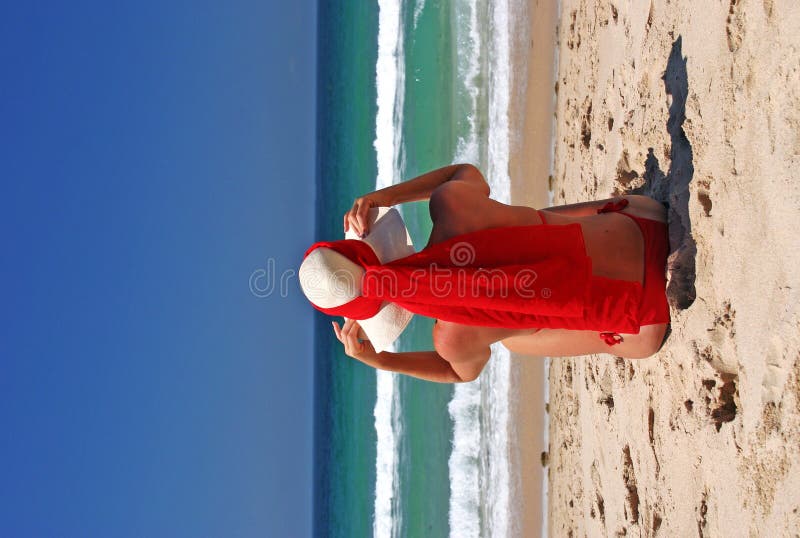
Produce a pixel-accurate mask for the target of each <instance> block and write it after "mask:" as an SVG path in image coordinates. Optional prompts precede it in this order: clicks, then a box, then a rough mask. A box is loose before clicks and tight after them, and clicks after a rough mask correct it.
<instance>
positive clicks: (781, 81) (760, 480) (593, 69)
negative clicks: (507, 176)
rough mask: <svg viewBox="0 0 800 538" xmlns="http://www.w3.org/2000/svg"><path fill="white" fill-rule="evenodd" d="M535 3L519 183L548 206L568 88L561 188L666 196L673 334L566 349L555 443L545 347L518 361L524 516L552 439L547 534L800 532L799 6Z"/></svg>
mask: <svg viewBox="0 0 800 538" xmlns="http://www.w3.org/2000/svg"><path fill="white" fill-rule="evenodd" d="M528 8H529V17H528V18H527V19H526V20H527V21H530V24H531V26H529V27H528V34H527V35H525V36H523V37H524V38H525V39H526V41H527V43H528V47H527V49H528V50H527V55H526V53H525V52H524V51H525V49H526V47H524V46H518V47H517V50H518V51H519V55H518V57H516V58H515V63H516V64H517V66H518V68H519V66H522V67H523V68H524V69H521V70H520V69H518V71H517V73H518V74H517V75H516V78H517V80H516V81H515V88H519V89H518V92H519V93H518V94H516V95H514V96H513V98H512V126H513V129H512V132H514V133H515V134H516V135H517V136H516V138H515V139H514V140H512V143H513V145H512V149H513V156H512V162H511V176H512V179H513V181H514V189H513V191H512V202H513V203H519V204H523V203H524V204H528V205H533V206H536V207H543V206H545V205H546V198H545V196H546V190H545V189H544V188H543V185H546V184H547V182H546V181H544V182H543V180H542V178H546V177H547V175H548V174H549V166H550V155H551V154H550V146H549V143H546V142H545V141H549V140H550V134H551V126H552V125H553V121H552V119H553V111H552V108H548V107H549V106H550V102H551V99H550V98H549V97H548V96H550V97H551V96H552V92H553V90H554V89H555V92H556V95H557V98H556V103H555V132H554V135H555V147H554V164H553V167H554V173H553V178H552V182H551V187H552V190H553V193H554V197H555V204H564V203H573V202H579V201H585V200H591V199H601V198H607V197H609V196H613V195H615V194H619V193H642V194H648V195H650V196H653V197H654V198H657V199H659V200H662V201H665V202H668V203H669V205H670V210H669V228H670V246H671V254H670V258H669V262H668V278H669V281H668V289H667V294H668V297H669V300H670V304H671V316H672V333H671V335H670V337H669V338H668V340H667V342H666V344H665V345H664V347H663V348H662V349H661V351H660V352H659V353H658V354H657V355H655V356H653V357H651V358H648V359H644V360H639V361H631V360H623V359H619V358H615V357H613V356H611V355H600V356H587V357H576V358H561V359H555V360H553V362H552V366H551V368H550V372H549V378H550V384H549V390H550V402H549V410H550V415H549V419H550V429H549V437H550V443H549V447H543V446H542V432H541V428H542V425H541V424H542V423H541V406H542V404H541V400H542V381H541V379H542V375H541V374H542V364H543V363H542V361H541V360H537V359H528V358H519V357H517V358H515V360H514V370H513V373H514V376H515V381H516V383H517V386H518V392H517V394H518V400H517V401H515V407H514V409H515V410H516V413H517V428H516V435H517V438H518V448H519V452H518V453H517V454H516V459H515V460H514V461H515V465H516V466H517V467H516V468H517V469H518V470H519V481H518V484H517V487H518V490H517V491H518V492H519V493H520V502H521V503H522V508H521V510H522V513H523V514H524V517H523V518H522V520H521V521H520V529H519V532H520V535H521V536H537V535H539V532H540V529H541V519H538V518H540V517H541V512H540V511H537V510H540V507H541V495H540V491H541V480H542V471H543V467H542V463H541V460H540V457H541V452H542V451H544V450H546V451H547V452H548V457H549V464H548V466H547V467H546V468H545V469H544V470H545V471H546V472H548V473H549V493H550V496H549V511H548V512H549V513H548V514H547V515H546V517H547V518H548V527H549V531H550V535H551V536H559V537H560V536H575V537H579V536H798V535H800V448H798V447H800V316H798V306H797V305H798V304H800V248H798V247H800V240H798V238H797V237H796V236H795V228H796V227H797V226H798V225H800V189H798V183H799V181H798V179H799V178H798V176H799V175H800V174H798V171H797V170H798V165H800V38H799V37H798V34H797V29H798V28H800V5H798V4H797V3H795V2H790V1H779V0H759V1H756V0H749V1H747V0H725V1H714V2H692V1H690V0H678V1H676V0H671V1H667V0H652V1H647V2H644V1H643V2H624V3H623V2H619V3H611V2H589V1H585V0H562V2H561V9H560V12H558V13H556V11H555V8H554V2H536V1H530V2H529V3H528ZM548 13H551V14H552V15H548ZM549 21H555V22H554V24H552V23H550V22H549ZM518 24H521V23H518ZM526 24H527V23H526ZM536 25H539V26H538V27H537V26H536ZM548 35H554V36H556V37H555V38H554V39H553V40H551V41H550V45H549V46H550V47H552V45H553V43H554V44H555V47H556V49H557V54H558V58H559V61H558V71H557V77H555V78H556V79H557V82H555V83H554V81H553V77H552V73H551V70H552V65H553V64H552V60H553V54H552V51H551V50H548V43H547V39H546V36H548ZM523 43H524V42H523ZM520 73H522V74H520ZM523 81H524V84H522V82H523ZM517 82H519V84H518V83H517ZM521 86H522V87H521ZM537 428H538V429H537Z"/></svg>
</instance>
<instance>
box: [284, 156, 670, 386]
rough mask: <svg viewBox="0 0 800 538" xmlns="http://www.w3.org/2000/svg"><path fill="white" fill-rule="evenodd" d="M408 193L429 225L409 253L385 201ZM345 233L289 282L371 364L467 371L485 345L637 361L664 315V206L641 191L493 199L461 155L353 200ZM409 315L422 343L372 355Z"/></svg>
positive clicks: (652, 344) (312, 254) (482, 357)
mask: <svg viewBox="0 0 800 538" xmlns="http://www.w3.org/2000/svg"><path fill="white" fill-rule="evenodd" d="M417 200H429V209H430V215H431V219H432V220H433V230H432V231H431V235H430V239H429V241H428V244H427V246H426V247H425V248H424V249H423V250H422V251H420V252H418V253H415V252H414V249H413V247H412V246H411V244H410V240H409V239H408V233H407V231H406V229H405V226H404V225H403V223H402V220H401V219H400V217H399V214H398V213H397V212H396V210H386V209H385V208H389V207H391V206H393V205H396V204H401V203H405V202H412V201H417ZM378 208H381V209H378ZM344 229H345V232H346V234H347V235H346V237H348V238H349V239H345V240H342V241H332V242H320V243H315V244H314V245H313V246H312V247H311V248H309V249H308V251H307V252H306V256H305V258H304V260H303V263H302V265H301V267H300V271H299V277H300V283H301V287H302V288H303V291H304V293H305V294H306V296H307V297H308V299H309V300H310V301H311V303H312V304H313V305H314V307H315V308H317V309H318V310H321V311H323V312H325V313H328V314H331V315H337V316H343V317H344V318H345V320H346V321H345V322H344V324H343V325H342V326H341V327H340V326H339V324H338V323H336V322H333V330H334V332H335V333H336V337H337V338H338V339H339V340H340V341H341V342H342V344H344V348H345V353H346V354H347V355H348V356H350V357H353V358H355V359H358V360H360V361H362V362H364V363H365V364H368V365H370V366H372V367H374V368H379V369H382V370H389V371H393V372H400V373H404V374H408V375H411V376H414V377H418V378H421V379H427V380H430V381H436V382H443V383H457V382H466V381H472V380H474V379H476V378H477V377H478V375H479V374H480V372H481V370H483V367H484V366H485V365H486V363H487V362H488V360H489V358H490V348H489V346H490V344H492V343H495V342H498V341H499V342H502V344H503V345H504V346H505V347H506V348H508V349H509V350H510V351H513V352H517V353H522V354H526V355H536V356H551V357H555V356H574V355H586V354H591V353H603V352H607V353H612V354H614V355H617V356H620V357H625V358H631V359H633V358H644V357H648V356H650V355H652V354H653V353H655V352H656V351H658V349H659V348H660V347H661V344H662V342H663V340H664V337H665V334H666V331H667V327H668V325H669V319H670V318H669V306H668V303H667V299H666V294H665V286H666V281H665V278H664V272H665V265H666V258H667V254H668V251H669V245H668V238H667V226H666V210H665V208H664V206H663V205H662V204H661V203H659V202H657V201H656V200H653V199H652V198H649V197H646V196H637V195H627V196H621V197H617V198H612V199H609V200H601V201H597V202H585V203H580V204H572V205H566V206H561V207H550V208H547V209H544V210H539V211H537V210H536V209H533V208H530V207H523V206H509V205H506V204H502V203H499V202H497V201H495V200H492V199H491V198H489V186H488V184H487V183H486V180H485V179H484V177H483V175H482V174H481V172H480V171H479V170H478V169H477V168H476V167H474V166H472V165H468V164H461V165H452V166H446V167H444V168H440V169H438V170H434V171H432V172H429V173H427V174H423V175H421V176H419V177H417V178H415V179H412V180H409V181H406V182H404V183H399V184H397V185H392V186H391V187H388V188H385V189H381V190H379V191H375V192H373V193H371V194H367V195H365V196H362V197H360V198H358V199H356V201H355V203H354V204H353V207H352V209H350V211H348V212H347V213H346V214H345V215H344ZM415 313H416V314H419V315H425V316H430V317H434V318H436V319H437V322H436V324H435V325H434V328H433V343H434V348H435V351H417V352H405V353H393V352H389V351H384V349H385V348H386V347H388V346H389V344H391V342H393V341H394V340H395V339H396V338H397V337H398V336H399V334H400V333H401V332H402V330H403V329H404V328H405V326H406V325H407V324H408V321H409V320H410V318H411V316H412V314H415ZM362 329H363V330H362Z"/></svg>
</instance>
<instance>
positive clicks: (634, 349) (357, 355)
mask: <svg viewBox="0 0 800 538" xmlns="http://www.w3.org/2000/svg"><path fill="white" fill-rule="evenodd" d="M489 194H490V191H489V185H488V183H487V182H486V179H485V178H484V177H483V174H481V172H480V170H478V169H477V168H476V167H475V166H472V165H470V164H454V165H451V166H445V167H443V168H439V169H438V170H433V171H431V172H428V173H427V174H423V175H421V176H419V177H416V178H414V179H412V180H409V181H405V182H403V183H399V184H397V185H392V186H391V187H387V188H385V189H381V190H378V191H375V192H372V193H370V194H366V195H364V196H361V197H359V198H356V200H355V202H354V203H353V207H352V208H351V209H350V210H349V211H348V212H347V213H345V215H344V222H343V224H344V229H345V231H347V230H349V229H352V230H353V231H354V232H355V233H356V234H358V235H359V236H364V234H368V233H369V229H368V227H367V213H368V211H369V209H370V208H373V207H391V206H394V205H397V204H402V203H406V202H414V201H421V200H428V201H429V209H430V214H431V219H432V220H433V230H432V231H431V235H430V238H429V240H428V245H434V244H436V243H439V242H441V241H445V240H447V239H449V238H451V237H453V236H456V235H460V234H464V233H468V232H473V231H477V230H483V229H486V228H495V227H500V226H527V225H534V224H542V220H541V218H540V217H539V215H538V213H537V212H536V210H535V209H533V208H531V207H524V206H512V205H506V204H502V203H500V202H497V201H495V200H492V199H491V198H489ZM622 198H623V197H617V198H610V199H606V200H599V201H596V202H585V203H580V204H572V205H566V206H557V207H549V208H546V209H544V210H543V211H544V212H545V218H546V219H547V223H548V224H569V223H573V222H577V223H579V224H580V225H581V228H582V230H583V235H584V241H585V244H586V253H587V255H588V256H589V257H590V258H591V259H592V271H593V273H594V274H596V275H600V276H605V277H608V278H615V279H621V280H631V281H638V282H640V283H642V279H643V275H644V261H643V258H644V242H643V238H642V234H641V231H640V230H639V228H638V226H636V224H635V223H634V222H633V221H632V220H631V219H630V218H628V217H625V216H622V215H619V214H617V213H603V214H599V215H598V214H597V210H598V209H599V208H601V207H603V205H605V204H606V202H609V201H619V200H620V199H622ZM624 198H627V199H628V201H629V205H628V206H627V207H626V208H625V209H624V210H623V212H625V213H630V214H633V215H637V216H641V217H645V218H649V219H653V220H658V221H661V222H666V210H665V209H664V206H662V205H661V204H660V203H659V202H657V201H655V200H653V199H652V198H649V197H647V196H638V195H626V196H624ZM333 330H334V332H335V333H336V337H337V338H338V339H339V341H340V342H342V344H343V345H344V350H345V353H346V354H347V355H348V356H350V357H352V358H354V359H358V360H359V361H361V362H363V363H365V364H368V365H370V366H372V367H374V368H378V369H381V370H388V371H392V372H398V373H403V374H406V375H410V376H414V377H418V378H420V379H426V380H428V381H434V382H439V383H463V382H468V381H473V380H475V379H476V378H477V377H478V376H479V375H480V373H481V371H482V370H483V368H484V366H486V363H487V362H488V361H489V358H490V356H491V353H490V349H489V346H490V345H491V344H493V343H495V342H502V344H503V345H504V346H505V347H506V348H508V349H509V350H511V351H514V352H517V353H521V354H524V355H532V356H549V357H561V356H575V355H588V354H594V353H610V354H612V355H616V356H618V357H624V358H629V359H638V358H645V357H648V356H650V355H652V354H653V353H655V352H656V351H658V349H659V347H660V346H661V343H662V341H663V339H664V334H665V333H666V330H667V324H666V323H662V324H654V325H645V326H643V327H642V328H641V329H640V331H639V334H624V333H623V334H622V337H623V342H621V343H619V344H616V345H614V346H613V348H612V347H611V346H609V345H607V344H606V343H605V342H604V341H603V340H602V339H601V338H600V337H599V333H598V332H597V331H577V330H567V329H524V330H520V329H500V328H490V327H474V326H469V325H462V324H458V323H451V322H446V321H441V320H439V321H438V322H437V323H436V324H435V325H434V328H433V344H434V350H433V351H415V352H404V353H393V352H389V351H383V352H381V353H376V352H375V349H374V348H373V347H372V345H371V344H370V343H369V341H368V340H363V339H360V338H359V332H360V327H359V325H358V322H357V321H355V320H347V321H346V322H345V323H344V325H343V326H341V327H340V326H339V324H338V323H337V322H333ZM361 334H362V336H363V333H361Z"/></svg>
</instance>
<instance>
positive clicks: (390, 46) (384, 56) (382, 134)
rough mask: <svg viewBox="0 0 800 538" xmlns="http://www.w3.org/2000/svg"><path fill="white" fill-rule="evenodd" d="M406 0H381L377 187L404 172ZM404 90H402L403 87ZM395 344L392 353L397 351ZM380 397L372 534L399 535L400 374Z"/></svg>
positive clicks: (381, 374) (382, 378)
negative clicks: (403, 24)
mask: <svg viewBox="0 0 800 538" xmlns="http://www.w3.org/2000/svg"><path fill="white" fill-rule="evenodd" d="M401 18H402V0H381V1H380V2H379V14H378V60H377V64H376V66H375V85H376V93H377V105H378V110H377V114H376V117H375V141H374V143H373V145H374V147H375V156H376V160H377V172H378V175H377V178H376V182H375V183H376V184H375V188H376V189H382V188H384V187H387V186H389V185H391V184H392V183H394V182H395V181H396V180H397V179H398V178H400V177H401V175H402V170H401V168H402V166H401V163H400V147H401V137H402V125H403V118H402V112H403V97H404V94H403V91H402V88H403V87H404V80H405V74H404V65H405V58H404V54H403V34H402V31H401V28H402V26H401V22H402V21H401ZM398 90H400V91H398ZM393 350H394V348H393V347H392V348H391V349H390V351H393ZM376 376H377V398H376V401H375V410H374V416H375V432H376V434H377V447H376V462H375V514H374V519H373V536H375V537H378V538H384V537H385V538H390V537H392V536H398V535H399V533H400V528H401V525H402V514H401V512H400V510H399V506H400V489H399V486H400V484H399V478H398V475H399V472H398V471H399V469H398V467H399V457H398V454H399V443H400V438H401V436H402V409H401V405H400V397H399V390H398V387H397V376H396V375H395V374H393V373H390V372H386V371H382V370H377V371H376Z"/></svg>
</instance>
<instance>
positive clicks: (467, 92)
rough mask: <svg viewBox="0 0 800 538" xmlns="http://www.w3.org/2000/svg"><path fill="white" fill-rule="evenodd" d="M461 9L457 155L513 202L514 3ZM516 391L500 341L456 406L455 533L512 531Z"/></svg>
mask: <svg viewBox="0 0 800 538" xmlns="http://www.w3.org/2000/svg"><path fill="white" fill-rule="evenodd" d="M482 9H488V10H489V11H488V21H489V22H488V27H486V26H485V25H484V26H483V27H482V26H481V22H480V21H481V18H482V17H481V15H482V13H481V10H482ZM456 12H457V14H456V17H457V21H456V34H457V35H456V40H457V43H458V46H459V51H458V54H457V57H458V64H457V68H458V79H459V80H460V81H461V83H462V87H461V90H462V92H463V95H462V97H463V98H464V101H465V102H466V103H468V105H467V107H468V109H469V110H468V113H467V114H466V118H467V124H466V125H467V127H468V128H467V131H466V133H464V134H463V135H462V136H461V138H460V139H459V141H458V145H457V150H456V155H455V158H456V160H457V161H467V162H473V163H481V162H483V164H484V166H485V168H486V172H487V174H486V176H487V179H488V181H489V184H490V187H491V190H492V198H494V199H496V200H498V201H500V202H504V203H509V201H510V191H511V189H510V178H509V175H508V160H509V122H508V106H509V99H510V93H509V92H510V71H509V65H510V63H509V62H510V44H509V23H510V21H509V7H508V3H507V1H506V0H495V1H493V2H491V3H490V4H489V5H488V8H487V7H486V4H484V3H483V2H479V1H478V0H472V1H471V2H464V3H462V4H459V5H458V6H457V7H456ZM487 78H488V84H486V82H485V80H486V79H487ZM486 86H488V89H487V88H486ZM481 118H487V119H486V127H485V128H486V131H485V132H481V129H482V124H481V121H480V119H481ZM483 148H485V156H484V155H482V153H483V152H484V150H483ZM509 390H510V355H509V353H508V351H507V350H506V349H505V348H504V347H503V346H502V345H500V344H495V345H493V346H492V358H491V360H490V362H489V364H488V365H487V367H486V370H485V371H484V372H483V374H482V375H481V377H480V378H479V380H478V381H475V382H473V383H470V384H464V385H458V386H457V387H456V390H455V391H454V394H453V399H452V400H451V401H450V404H449V406H448V410H449V411H450V416H451V419H452V420H453V441H452V445H453V448H452V452H451V455H450V460H449V472H450V514H449V518H450V535H451V536H454V537H459V538H460V537H465V536H508V534H509V520H510V516H511V514H510V504H509V503H510V498H509V488H510V477H509V472H510V469H509V465H510V461H509V458H508V452H509V419H510V416H509V407H508V401H509Z"/></svg>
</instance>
